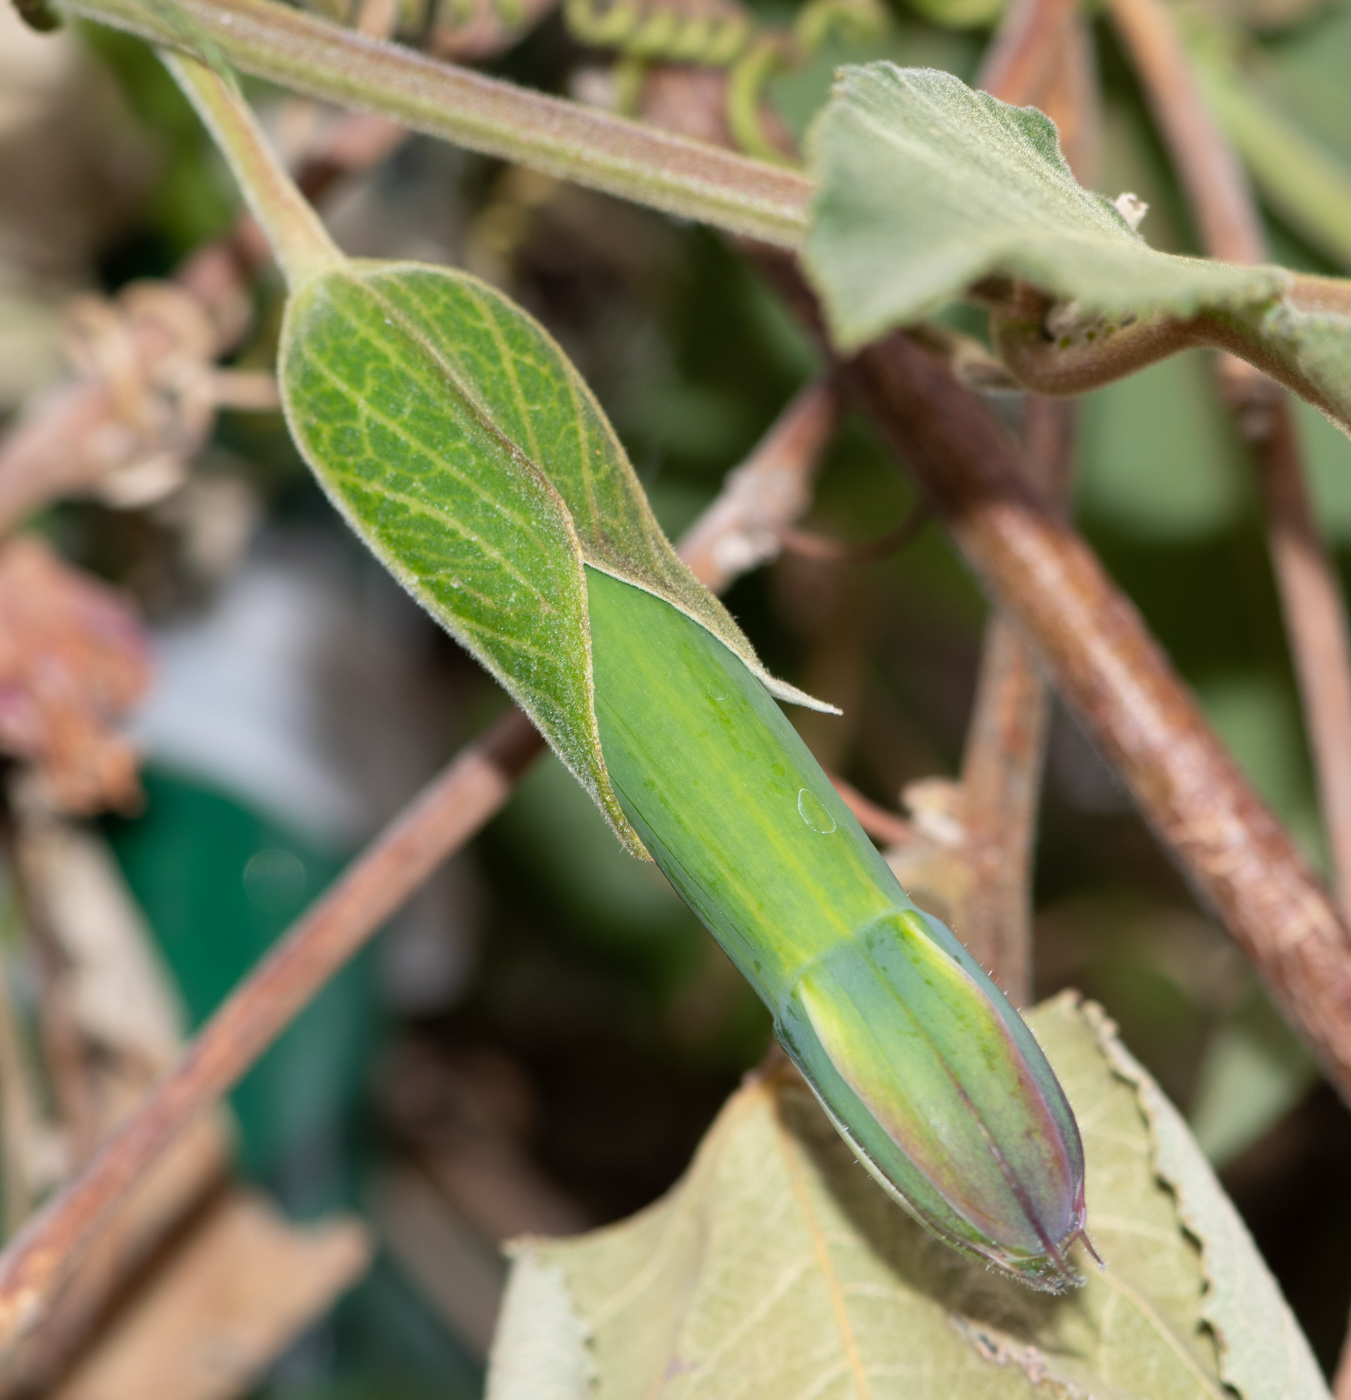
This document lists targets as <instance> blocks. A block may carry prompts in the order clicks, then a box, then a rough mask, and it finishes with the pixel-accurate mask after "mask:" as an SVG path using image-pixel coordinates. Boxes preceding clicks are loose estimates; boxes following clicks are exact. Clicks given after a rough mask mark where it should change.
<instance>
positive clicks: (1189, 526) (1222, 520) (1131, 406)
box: [1078, 351, 1335, 543]
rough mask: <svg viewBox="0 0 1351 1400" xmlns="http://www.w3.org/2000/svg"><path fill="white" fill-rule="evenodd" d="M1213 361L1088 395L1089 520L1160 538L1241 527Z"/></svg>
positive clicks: (1195, 358)
mask: <svg viewBox="0 0 1351 1400" xmlns="http://www.w3.org/2000/svg"><path fill="white" fill-rule="evenodd" d="M1212 363H1213V361H1212V357H1211V356H1209V355H1206V354H1203V353H1200V352H1195V351H1194V352H1191V353H1189V354H1186V355H1179V356H1177V357H1176V358H1174V359H1171V360H1165V361H1163V363H1161V364H1157V365H1153V366H1151V368H1149V369H1147V370H1144V371H1142V372H1141V373H1140V374H1135V375H1132V376H1131V377H1130V378H1129V379H1122V380H1119V381H1118V382H1117V383H1115V384H1111V385H1108V386H1107V387H1106V388H1105V389H1099V390H1098V391H1097V392H1096V393H1093V394H1088V395H1086V396H1085V397H1084V399H1083V400H1082V407H1081V409H1080V417H1079V453H1080V457H1079V477H1078V504H1079V508H1080V509H1081V510H1082V511H1083V512H1084V514H1085V515H1086V516H1087V517H1088V518H1089V519H1090V520H1092V521H1095V522H1101V523H1102V524H1104V525H1108V526H1110V527H1112V528H1113V529H1115V530H1117V531H1120V532H1121V533H1122V534H1125V535H1129V536H1132V537H1134V538H1136V539H1140V540H1150V541H1159V542H1160V543H1182V542H1187V541H1190V540H1196V539H1204V538H1206V537H1208V536H1213V535H1217V534H1219V533H1221V532H1222V531H1224V530H1226V529H1228V528H1229V527H1231V526H1232V525H1233V524H1234V522H1235V520H1236V519H1237V517H1238V513H1239V509H1240V505H1241V494H1240V484H1239V478H1238V476H1237V474H1236V471H1235V465H1236V456H1237V454H1236V452H1235V445H1236V444H1235V442H1234V437H1233V433H1232V430H1231V429H1230V427H1229V424H1228V421H1227V418H1226V416H1225V412H1224V408H1223V406H1222V405H1221V403H1220V398H1219V393H1218V391H1217V389H1216V388H1215V383H1214V373H1213V369H1212ZM1329 426H1330V425H1329ZM1331 430H1332V431H1335V429H1331Z"/></svg>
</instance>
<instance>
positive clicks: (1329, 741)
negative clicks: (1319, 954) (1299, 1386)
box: [1111, 0, 1351, 1386]
mask: <svg viewBox="0 0 1351 1400" xmlns="http://www.w3.org/2000/svg"><path fill="white" fill-rule="evenodd" d="M1111 13H1112V20H1113V23H1114V24H1115V26H1116V28H1117V31H1118V33H1119V34H1120V35H1121V38H1122V40H1123V42H1124V44H1125V46H1126V49H1127V51H1128V53H1129V54H1130V56H1131V58H1132V60H1133V61H1134V64H1135V69H1136V72H1137V74H1138V75H1139V78H1140V82H1141V84H1142V86H1143V88H1144V91H1145V95H1146V97H1147V99H1148V101H1149V105H1150V108H1151V109H1152V111H1153V113H1154V117H1155V120H1156V121H1157V122H1158V125H1159V129H1160V131H1161V133H1162V135H1163V138H1164V141H1165V143H1166V144H1167V146H1168V150H1169V153H1170V154H1171V155H1172V158H1173V163H1174V165H1175V166H1176V168H1177V171H1178V174H1179V176H1180V178H1181V181H1182V188H1183V192H1184V193H1185V194H1186V196H1187V201H1188V204H1189V206H1190V208H1191V211H1192V215H1193V217H1194V219H1195V220H1196V227H1197V232H1198V234H1199V235H1200V239H1201V244H1202V246H1203V247H1204V248H1205V250H1206V252H1207V253H1208V254H1209V255H1210V256H1211V257H1214V258H1220V259H1222V260H1223V261H1225V262H1232V263H1257V262H1265V261H1266V260H1267V256H1268V250H1267V242H1266V236H1265V234H1264V232H1263V229H1262V220H1261V217H1260V215H1259V213H1258V209H1257V204H1256V201H1255V200H1254V198H1253V195H1252V190H1251V188H1250V187H1249V185H1248V181H1247V179H1246V177H1245V175H1244V173H1243V167H1242V165H1241V163H1240V161H1239V158H1238V155H1237V153H1236V152H1235V151H1234V149H1233V147H1232V146H1231V145H1230V143H1229V140H1228V138H1227V137H1226V136H1225V134H1224V132H1223V131H1222V130H1221V128H1220V125H1219V123H1218V122H1217V121H1216V120H1215V118H1214V117H1213V116H1212V115H1211V113H1210V111H1209V110H1208V109H1207V107H1206V105H1205V101H1204V99H1203V97H1202V95H1201V90H1200V86H1199V84H1198V83H1197V80H1196V77H1195V74H1194V73H1193V72H1192V67H1191V63H1190V61H1189V59H1188V56H1187V52H1186V49H1185V47H1184V45H1183V43H1182V37H1181V35H1180V34H1179V33H1178V31H1177V28H1176V26H1175V24H1174V23H1173V19H1172V16H1171V15H1170V14H1169V12H1168V10H1167V8H1166V7H1165V6H1164V5H1163V4H1161V3H1160V0H1112V5H1111ZM1219 371H1220V381H1221V386H1222V388H1223V389H1224V391H1225V397H1226V398H1227V399H1228V401H1229V404H1230V406H1231V408H1232V409H1233V412H1234V415H1235V418H1236V420H1237V422H1238V426H1239V429H1240V431H1241V432H1242V434H1243V436H1244V437H1245V438H1246V439H1247V440H1248V441H1249V443H1250V444H1251V445H1252V451H1253V456H1254V460H1255V463H1256V466H1257V471H1258V476H1259V480H1260V483H1261V487H1262V495H1263V502H1264V506H1265V516H1266V525H1267V539H1268V544H1269V547H1270V550H1271V560H1272V566H1273V569H1274V572H1275V576H1276V583H1277V587H1278V589H1279V591H1280V597H1281V606H1282V610H1283V612H1284V615H1285V627H1286V633H1287V635H1288V637H1289V640H1290V649H1291V653H1292V656H1293V659H1294V664H1295V674H1296V678H1297V680H1298V682H1299V688H1300V696H1301V699H1302V701H1303V705H1304V718H1305V723H1306V725H1307V726H1308V732H1309V742H1310V747H1311V749H1312V751H1313V761H1314V771H1315V773H1316V776H1317V781H1318V792H1319V798H1320V801H1321V805H1322V809H1323V822H1324V826H1325V828H1326V830H1327V837H1328V846H1329V848H1330V852H1331V855H1332V868H1333V873H1334V875H1335V879H1336V888H1337V892H1338V896H1339V900H1340V903H1341V907H1342V913H1343V917H1344V918H1346V917H1351V646H1349V645H1348V630H1347V617H1346V606H1345V603H1344V601H1343V598H1342V592H1341V586H1340V583H1339V580H1338V578H1337V571H1336V566H1335V565H1334V564H1333V561H1332V559H1331V557H1330V556H1329V554H1328V550H1327V546H1326V545H1325V543H1324V542H1323V539H1322V536H1321V534H1320V533H1319V530H1318V525H1317V522H1316V521H1315V520H1314V515H1313V510H1312V507H1311V505H1310V502H1309V493H1308V489H1307V486H1306V484H1305V477H1304V467H1303V462H1302V454H1301V452H1300V446H1299V435H1298V431H1297V428H1296V424H1295V421H1294V415H1293V411H1292V408H1291V404H1290V399H1289V396H1288V395H1287V394H1286V393H1285V392H1284V391H1283V390H1281V389H1280V388H1278V387H1277V386H1276V385H1275V384H1273V383H1272V382H1271V381H1270V380H1269V379H1267V378H1265V377H1264V376H1263V375H1261V374H1260V373H1259V372H1258V371H1257V370H1255V369H1253V368H1252V366H1251V365H1248V364H1245V363H1244V362H1243V361H1241V360H1237V359H1235V358H1233V357H1232V356H1227V355H1226V356H1221V358H1220V361H1219ZM1348 1386H1351V1380H1348Z"/></svg>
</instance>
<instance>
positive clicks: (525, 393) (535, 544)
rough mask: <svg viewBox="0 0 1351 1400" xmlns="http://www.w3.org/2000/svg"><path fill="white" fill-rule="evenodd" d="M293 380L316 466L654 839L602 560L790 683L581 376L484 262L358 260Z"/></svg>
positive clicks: (308, 313)
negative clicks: (607, 737) (618, 692)
mask: <svg viewBox="0 0 1351 1400" xmlns="http://www.w3.org/2000/svg"><path fill="white" fill-rule="evenodd" d="M279 373H280V379H281V386H282V395H283V401H284V403H285V407H286V415H287V421H288V423H289V424H290V427H291V432H292V434H293V435H294V437H295V440H296V442H297V443H298V444H299V446H300V449H301V451H302V452H303V453H304V456H305V459H306V461H308V462H309V464H310V466H311V467H312V468H313V469H314V472H315V474H316V476H317V477H318V478H319V481H320V482H321V484H322V485H323V487H324V489H325V491H327V492H328V494H329V497H330V498H331V499H332V500H333V502H334V504H335V505H336V506H337V507H338V509H339V510H340V511H341V512H342V513H343V515H344V516H345V517H346V519H347V520H348V522H349V523H350V524H351V526H352V528H353V529H354V530H355V531H356V532H357V533H358V534H359V535H360V536H361V538H362V539H363V540H365V542H366V543H367V544H368V545H369V546H370V548H371V549H372V550H373V551H374V553H375V554H376V555H377V556H378V557H379V558H380V560H381V561H382V562H383V563H384V564H385V566H386V567H387V568H388V569H389V570H390V572H391V573H393V574H394V575H395V577H396V578H398V579H399V581H400V582H401V583H402V584H403V585H404V586H405V587H406V588H407V589H408V591H409V592H410V593H412V594H413V596H414V597H415V598H417V600H418V601H419V602H420V603H421V604H422V605H423V606H424V607H425V608H427V609H428V611H429V612H431V613H432V614H433V616H435V617H436V618H437V619H438V620H439V621H440V622H441V623H442V624H443V625H444V626H445V627H446V628H447V630H448V631H450V632H451V633H452V634H453V635H454V636H455V637H456V638H457V639H458V640H459V641H460V642H461V643H462V644H463V645H464V646H465V647H466V648H467V649H468V650H469V651H470V652H472V653H473V654H474V656H476V657H477V658H478V659H479V660H480V661H481V662H482V663H483V665H484V666H486V667H487V668H488V670H489V671H491V672H492V673H493V675H495V676H496V677H497V678H498V679H499V680H500V681H501V682H502V684H503V685H504V686H505V687H506V688H507V689H508V690H509V691H510V692H511V693H512V695H513V696H515V698H516V699H517V700H518V701H519V703H520V704H521V705H522V707H523V708H524V709H525V710H526V711H527V712H528V713H529V714H530V716H531V718H532V719H533V720H534V721H535V723H536V724H537V725H538V726H539V728H540V730H541V731H542V733H543V734H544V735H545V737H546V738H547V739H548V740H549V742H550V743H551V744H552V745H553V747H554V748H555V749H556V750H557V751H558V753H559V755H560V756H561V757H562V759H563V761H564V762H565V763H566V764H567V765H568V767H569V768H570V769H571V770H572V772H573V773H574V774H575V776H576V777H577V778H578V780H579V781H580V782H581V783H582V784H583V786H584V787H586V789H587V790H588V791H589V792H590V793H591V795H592V796H593V797H594V798H595V800H596V801H597V802H598V803H599V804H600V806H601V808H602V810H603V811H604V812H605V813H606V815H607V816H608V817H609V819H610V821H611V822H612V824H613V825H614V827H615V829H616V830H617V831H618V832H619V834H620V836H621V837H622V838H623V839H624V840H625V842H626V843H627V844H628V845H629V846H630V848H631V849H633V850H635V851H636V852H640V853H641V851H642V846H641V843H640V842H639V841H638V838H637V837H636V835H635V834H634V832H633V830H632V828H631V827H630V826H629V823H628V821H627V819H626V818H625V816H624V814H623V812H622V811H621V810H620V808H619V805H618V803H617V802H616V801H615V797H614V793H613V791H612V790H611V787H610V782H609V779H608V777H607V776H606V772H605V764H604V760H603V758H602V756H601V748H600V740H599V737H598V733H597V728H596V716H595V710H594V704H593V694H592V681H591V655H590V633H589V625H588V621H587V605H586V586H585V582H584V578H583V566H584V564H590V565H592V566H593V567H595V568H596V569H598V570H600V571H601V572H603V573H607V574H611V575H613V576H614V577H616V578H620V579H624V580H625V581H627V582H629V583H632V584H634V585H636V586H637V587H639V588H641V589H644V590H645V591H647V592H650V593H652V594H655V595H656V596H657V597H659V598H664V599H665V600H666V601H667V602H669V603H671V604H672V605H673V606H674V607H676V608H678V609H679V610H680V611H681V612H683V613H685V614H686V615H687V616H688V617H690V618H692V619H693V620H694V621H695V622H697V623H699V624H700V625H701V626H703V627H705V628H707V629H708V631H709V632H711V633H712V634H713V635H714V636H716V637H717V638H719V640H721V641H723V642H724V643H726V645H727V646H728V647H730V648H731V649H732V650H733V651H734V652H736V654H737V655H738V656H740V657H741V658H742V659H743V660H744V661H745V662H746V664H747V665H748V666H749V667H750V668H751V669H752V670H753V671H754V672H755V674H756V675H757V676H759V677H760V679H761V680H763V681H764V683H765V684H766V685H767V686H768V687H769V688H770V689H771V690H772V691H773V692H774V693H775V694H777V695H779V696H780V697H781V698H783V699H786V700H791V701H794V702H796V703H799V704H808V705H812V706H816V705H817V703H818V702H816V701H813V700H812V699H811V698H810V697H808V696H805V695H803V694H802V693H801V692H800V691H796V690H794V689H793V688H792V687H791V686H786V685H784V684H783V683H782V682H779V681H775V680H774V679H773V678H771V677H770V676H768V675H767V674H766V672H765V670H764V668H763V667H762V666H761V665H760V664H759V662H758V661H757V660H756V657H755V654H754V652H753V651H752V649H751V646H750V643H749V642H748V641H747V640H746V639H745V637H744V636H743V635H742V633H741V631H740V629H739V628H738V627H737V625H736V624H735V623H734V622H733V621H732V619H731V617H730V615H729V614H728V613H727V611H726V609H725V608H723V606H722V605H721V604H720V603H719V602H718V601H717V599H715V598H714V597H713V595H712V594H711V593H709V592H708V591H707V589H705V588H703V587H702V586H701V585H700V584H699V583H698V582H697V581H696V580H695V579H694V577H693V575H692V574H691V573H690V572H689V570H688V569H687V568H686V567H685V565H684V564H683V563H682V562H681V561H680V559H679V557H678V556H677V555H676V553H675V551H674V550H673V549H672V548H671V546H670V544H669V543H668V542H667V540H666V537H665V535H663V534H662V532H661V529H660V527H659V526H658V525H657V522H656V520H655V518H654V517H653V515H652V511H651V508H650V507H649V505H648V503H647V498H646V497H645V496H644V494H643V491H642V487H641V486H640V485H639V484H638V479H637V477H636V476H635V475H634V472H633V468H632V467H631V466H630V465H629V461H628V459H627V457H626V456H625V455H624V450H623V448H622V447H621V446H620V444H619V440H618V439H617V438H616V437H615V434H614V430H613V429H612V428H611V427H610V425H609V423H608V421H607V420H606V418H605V415H604V414H603V413H602V412H601V410H600V407H599V405H597V403H596V401H595V399H594V398H593V396H592V394H591V391H590V390H589V389H588V388H587V386H586V384H585V382H584V381H583V380H582V378H581V376H580V375H579V374H578V373H577V371H576V370H575V369H574V368H573V366H572V364H571V363H570V362H569V360H568V358H567V356H566V355H564V354H563V352H562V350H560V349H559V347H558V346H557V345H556V344H555V343H554V341H553V340H552V339H551V338H550V336H549V335H548V334H547V332H546V331H545V330H544V329H543V328H542V327H541V326H540V325H539V324H538V323H537V322H535V321H534V320H533V319H532V318H531V317H529V316H528V315H526V314H525V312H523V311H521V310H520V309H519V308H518V307H516V306H514V305H513V304H512V303H511V302H510V301H508V300H507V299H506V298H505V297H504V296H502V295H501V294H500V293H499V292H496V291H494V290H493V289H492V288H491V287H489V286H487V285H485V284H484V283H482V282H479V281H478V280H477V279H475V278H473V277H470V276H468V275H467V274H465V273H461V272H456V271H453V270H450V269H446V268H438V267H426V266H422V265H419V264H413V263H364V262H343V263H339V264H336V265H334V266H331V267H329V268H326V269H324V270H322V271H320V272H318V273H317V274H316V275H314V276H312V277H309V278H308V279H307V280H305V281H304V282H302V284H301V285H300V286H299V287H298V288H297V289H296V290H295V292H294V294H293V296H292V298H291V301H290V304H289V307H288V310H287V315H286V323H285V327H284V329H283V333H282V345H281V351H280V355H279Z"/></svg>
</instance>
